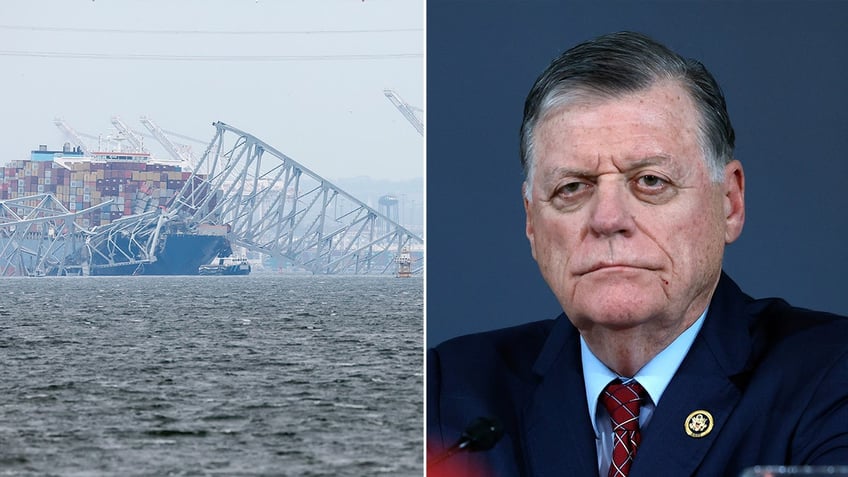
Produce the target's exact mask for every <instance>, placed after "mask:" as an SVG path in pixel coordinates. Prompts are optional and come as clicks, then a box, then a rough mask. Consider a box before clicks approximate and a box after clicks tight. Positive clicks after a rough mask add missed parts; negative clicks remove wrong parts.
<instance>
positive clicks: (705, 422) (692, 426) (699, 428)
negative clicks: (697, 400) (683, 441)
mask: <svg viewBox="0 0 848 477" xmlns="http://www.w3.org/2000/svg"><path fill="white" fill-rule="evenodd" d="M683 428H684V429H686V434H688V435H689V437H694V438H696V439H697V438H700V437H704V436H706V435H707V434H709V433H710V432H711V431H712V430H713V415H712V414H710V413H709V412H708V411H704V410H702V409H699V410H697V411H692V413H691V414H689V417H687V418H686V422H685V423H684V424H683Z"/></svg>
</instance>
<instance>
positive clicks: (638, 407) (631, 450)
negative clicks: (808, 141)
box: [427, 32, 848, 476]
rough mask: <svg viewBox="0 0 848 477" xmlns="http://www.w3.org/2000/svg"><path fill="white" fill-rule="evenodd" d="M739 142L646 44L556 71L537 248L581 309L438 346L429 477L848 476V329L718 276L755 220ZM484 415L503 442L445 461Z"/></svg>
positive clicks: (708, 97)
mask: <svg viewBox="0 0 848 477" xmlns="http://www.w3.org/2000/svg"><path fill="white" fill-rule="evenodd" d="M733 147H734V132H733V128H732V126H731V124H730V119H729V117H728V115H727V110H726V106H725V100H724V97H723V95H722V93H721V90H720V89H719V87H718V85H717V83H716V82H715V80H714V79H713V77H712V76H711V75H710V73H709V72H708V71H707V70H706V69H705V68H704V67H703V65H701V64H700V63H699V62H697V61H694V60H688V59H684V58H682V57H680V56H679V55H677V54H676V53H674V52H672V51H670V50H669V49H667V48H666V47H664V46H663V45H660V44H658V43H656V42H655V41H653V40H651V39H650V38H648V37H646V36H644V35H641V34H637V33H630V32H622V33H615V34H610V35H605V36H602V37H600V38H597V39H595V40H593V41H590V42H587V43H583V44H581V45H578V46H576V47H574V48H572V49H571V50H569V51H566V52H565V53H564V54H563V55H561V56H560V57H559V58H557V59H556V60H554V62H553V63H552V64H551V65H550V66H549V67H548V69H547V70H545V72H543V73H542V75H541V76H540V77H539V79H538V80H537V81H536V83H535V85H534V86H533V88H532V90H531V91H530V94H529V96H528V98H527V101H526V103H525V110H524V122H523V124H522V128H521V160H522V164H523V166H524V171H525V183H524V205H525V211H526V215H527V222H526V234H527V238H528V240H529V241H530V247H531V251H532V254H533V257H534V258H535V260H536V261H537V263H538V265H539V269H540V271H541V272H542V275H543V277H544V278H545V280H546V282H547V283H548V285H549V286H550V287H551V289H552V291H553V292H554V294H555V296H556V297H557V299H558V301H559V303H560V304H561V306H562V308H563V310H564V312H565V313H564V314H563V315H561V316H560V317H558V318H557V319H556V320H547V321H540V322H535V323H530V324H527V325H522V326H518V327H515V328H510V329H505V330H498V331H494V332H488V333H481V334H477V335H470V336H465V337H460V338H457V339H454V340H450V341H447V342H445V343H443V344H441V345H439V346H438V347H437V348H435V349H433V350H431V351H430V352H429V354H428V373H427V381H428V398H427V405H428V413H427V421H428V424H427V432H428V451H429V459H430V461H431V462H433V464H431V465H429V466H428V468H429V471H430V473H431V474H432V475H448V474H451V473H459V474H466V475H469V474H473V473H478V474H480V475H558V476H563V475H576V476H583V475H600V476H607V475H609V476H626V475H629V476H640V475H641V476H657V475H673V476H685V475H702V476H724V475H728V476H733V475H739V474H740V473H741V471H742V470H743V469H745V468H747V467H750V466H754V465H767V464H810V465H812V464H838V463H843V464H844V463H848V320H846V319H843V318H842V317H837V316H835V315H828V314H824V313H817V312H811V311H806V310H801V309H796V308H792V307H790V306H789V305H788V304H786V303H785V302H783V301H782V300H778V299H770V300H753V299H752V298H750V297H748V296H747V295H745V294H743V293H742V292H741V291H740V290H739V288H738V287H737V286H736V285H735V284H734V283H733V282H732V281H731V279H730V278H729V277H727V276H726V275H724V274H723V273H722V271H721V263H722V255H723V251H724V246H725V244H729V243H731V242H733V241H734V240H735V239H736V238H737V237H738V236H739V234H740V233H741V231H742V226H743V223H744V219H745V210H744V191H745V180H744V173H743V169H742V165H741V164H740V163H739V162H738V161H736V160H735V159H734V158H733ZM480 416H487V417H491V418H494V419H495V420H497V421H498V422H499V423H500V425H501V426H502V428H503V432H504V434H503V437H502V438H500V440H498V441H497V442H496V443H495V444H494V447H493V448H491V449H490V450H479V451H477V452H460V453H458V454H455V455H451V456H450V457H446V456H448V455H449V454H451V453H452V451H453V450H455V449H451V448H450V446H451V445H452V444H454V443H455V442H457V441H458V440H460V438H461V437H466V438H467V437H469V432H465V434H463V432H464V430H465V429H466V426H468V424H469V423H470V422H471V421H473V420H474V419H475V418H477V417H480ZM476 432H477V431H471V432H470V434H471V441H472V445H471V447H472V448H473V447H474V446H475V443H474V442H473V441H474V440H475V439H474V436H475V433H476ZM491 437H492V436H484V437H483V438H481V439H482V440H486V439H488V438H491ZM466 440H468V439H466ZM443 457H446V458H444V459H442V458H443ZM437 460H440V462H438V463H435V462H436V461H437Z"/></svg>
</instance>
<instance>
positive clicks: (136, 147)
mask: <svg viewBox="0 0 848 477" xmlns="http://www.w3.org/2000/svg"><path fill="white" fill-rule="evenodd" d="M112 125H113V126H115V129H117V130H118V134H119V135H120V137H121V138H123V139H126V140H127V141H129V143H130V145H131V146H132V147H133V151H134V152H147V150H146V149H144V140H143V139H142V138H141V136H139V135H138V134H136V133H135V132H134V131H133V130H131V129H130V128H129V126H127V125H126V124H124V122H123V121H121V118H119V117H118V116H112Z"/></svg>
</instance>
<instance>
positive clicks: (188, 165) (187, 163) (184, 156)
mask: <svg viewBox="0 0 848 477" xmlns="http://www.w3.org/2000/svg"><path fill="white" fill-rule="evenodd" d="M139 121H141V124H143V125H144V127H146V128H147V129H148V130H149V131H150V133H151V134H153V137H154V138H156V140H157V141H159V143H160V144H162V146H163V147H164V148H165V150H166V151H168V154H170V155H171V157H173V158H174V160H176V161H179V162H180V166H181V167H183V168H184V169H185V170H189V171H191V170H194V164H193V161H192V157H191V150H190V148H189V147H188V146H184V145H178V144H175V143H174V142H173V141H171V140H170V139H169V138H168V136H166V135H165V132H164V131H162V129H161V128H160V127H159V126H157V125H156V124H155V123H154V122H153V121H151V120H150V118H148V117H146V116H142V117H141V118H139Z"/></svg>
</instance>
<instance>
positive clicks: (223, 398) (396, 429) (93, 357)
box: [0, 275, 423, 476]
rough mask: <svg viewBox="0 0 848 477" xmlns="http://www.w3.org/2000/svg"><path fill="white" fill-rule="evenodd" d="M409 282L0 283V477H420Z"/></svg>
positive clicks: (419, 307) (415, 338) (414, 293)
mask: <svg viewBox="0 0 848 477" xmlns="http://www.w3.org/2000/svg"><path fill="white" fill-rule="evenodd" d="M422 323H423V292H422V280H421V279H420V278H412V279H397V278H390V277H314V276H277V275H272V276H261V275H252V276H249V277H117V278H113V277H109V278H107V277H85V278H82V277H73V278H28V279H24V278H9V279H0V475H25V476H29V475H72V476H89V475H157V476H158V475H234V476H236V475H245V476H248V475H250V476H253V475H286V476H287V475H292V476H301V475H302V476H319V475H326V476H337V475H338V476H369V475H392V476H395V475H401V476H403V475H421V474H422V473H423V459H422V457H423V455H422V445H423V444H422V436H423V431H422V417H421V416H422V413H423V405H422V339H423V338H422V337H423V334H422V328H423V326H422Z"/></svg>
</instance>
